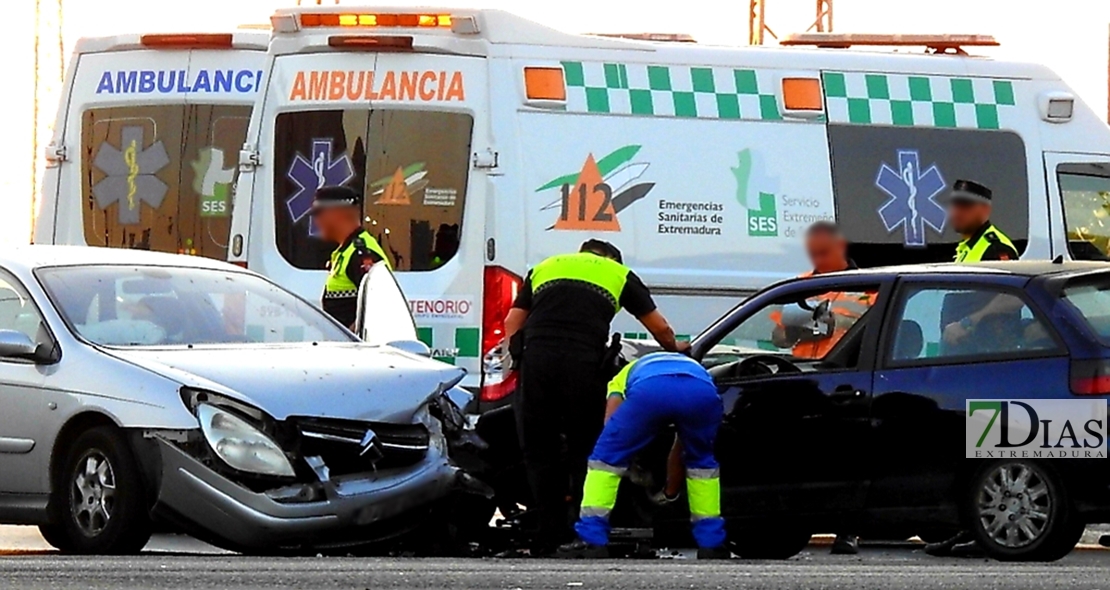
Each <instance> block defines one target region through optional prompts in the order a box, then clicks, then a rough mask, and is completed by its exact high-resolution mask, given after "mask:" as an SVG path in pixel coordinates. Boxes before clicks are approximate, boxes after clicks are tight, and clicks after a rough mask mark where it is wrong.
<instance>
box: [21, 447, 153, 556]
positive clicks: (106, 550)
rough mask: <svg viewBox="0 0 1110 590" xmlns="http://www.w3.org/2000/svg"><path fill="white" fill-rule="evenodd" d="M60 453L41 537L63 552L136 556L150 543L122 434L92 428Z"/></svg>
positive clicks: (141, 490) (138, 483)
mask: <svg viewBox="0 0 1110 590" xmlns="http://www.w3.org/2000/svg"><path fill="white" fill-rule="evenodd" d="M63 452H64V453H65V454H64V455H63V456H64V459H65V461H64V464H63V467H62V469H61V470H60V471H59V472H58V474H57V476H56V478H57V479H56V480H55V481H54V482H53V485H52V488H53V490H54V492H53V495H52V497H51V499H50V512H51V515H50V516H51V520H50V522H48V523H45V524H43V525H41V526H40V527H39V530H41V531H42V534H43V537H44V538H45V539H46V540H47V541H48V542H49V543H50V544H51V545H54V546H55V547H57V548H58V549H61V550H62V551H65V552H67V553H86V554H88V553H93V554H128V553H138V552H139V551H140V550H141V549H142V548H143V546H144V545H146V542H147V540H148V539H150V532H151V522H150V505H149V502H148V500H147V497H146V496H147V493H146V489H145V487H144V485H143V478H142V476H141V475H140V472H139V469H140V468H139V465H138V462H137V461H135V456H134V454H133V453H132V451H131V447H130V446H129V445H128V443H127V437H126V436H125V433H124V432H123V431H121V430H120V429H118V428H114V427H110V426H98V427H95V428H91V429H89V430H86V431H85V432H82V433H81V434H80V435H79V436H77V437H76V438H75V439H74V440H73V441H72V442H71V443H69V444H68V445H67V449H66V450H65V451H63Z"/></svg>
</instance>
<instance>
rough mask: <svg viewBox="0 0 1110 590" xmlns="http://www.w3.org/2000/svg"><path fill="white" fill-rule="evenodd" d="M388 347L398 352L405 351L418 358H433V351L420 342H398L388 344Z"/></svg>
mask: <svg viewBox="0 0 1110 590" xmlns="http://www.w3.org/2000/svg"><path fill="white" fill-rule="evenodd" d="M386 346H392V347H393V348H396V349H397V350H403V351H405V352H407V353H409V354H415V355H417V356H424V357H428V358H431V356H432V349H431V348H428V345H427V344H424V343H423V342H421V341H419V340H396V341H394V342H390V343H388V344H386Z"/></svg>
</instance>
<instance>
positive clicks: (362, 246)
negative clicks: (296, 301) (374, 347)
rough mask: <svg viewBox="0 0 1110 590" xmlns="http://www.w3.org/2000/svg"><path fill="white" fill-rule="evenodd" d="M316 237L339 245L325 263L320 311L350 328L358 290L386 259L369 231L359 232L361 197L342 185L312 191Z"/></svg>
mask: <svg viewBox="0 0 1110 590" xmlns="http://www.w3.org/2000/svg"><path fill="white" fill-rule="evenodd" d="M310 213H311V214H312V218H313V220H314V221H315V223H316V229H317V230H318V231H319V232H320V237H321V238H323V239H324V240H326V241H329V242H335V243H336V244H339V247H338V248H336V249H335V251H334V252H332V253H331V260H330V261H329V262H328V280H327V281H326V282H325V283H324V297H323V304H324V311H325V312H327V313H328V314H329V315H331V316H332V317H333V318H335V319H336V320H338V321H339V323H341V324H343V325H344V326H347V327H349V328H351V329H354V324H355V315H356V312H357V311H358V287H359V285H360V284H361V283H362V277H364V276H366V273H367V272H368V271H369V270H370V267H371V266H373V265H374V264H377V263H379V262H383V263H385V265H386V266H387V267H388V266H389V258H388V257H387V256H386V255H385V251H384V250H382V247H381V246H380V245H378V241H377V240H375V239H374V236H372V235H370V233H369V232H367V231H366V230H364V229H362V198H361V197H360V196H359V194H358V193H356V192H355V191H354V190H353V189H351V188H348V187H345V186H325V187H321V188H320V189H318V190H317V191H316V195H315V196H314V198H313V200H312V209H311V211H310Z"/></svg>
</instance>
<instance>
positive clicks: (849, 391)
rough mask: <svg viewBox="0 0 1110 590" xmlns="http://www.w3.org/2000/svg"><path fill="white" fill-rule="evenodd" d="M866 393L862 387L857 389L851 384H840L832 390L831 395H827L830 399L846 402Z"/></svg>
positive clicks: (859, 398) (857, 398) (860, 397)
mask: <svg viewBox="0 0 1110 590" xmlns="http://www.w3.org/2000/svg"><path fill="white" fill-rule="evenodd" d="M866 395H867V394H866V393H865V392H864V391H863V390H862V389H857V388H855V387H853V386H851V385H841V386H840V387H837V388H836V389H834V390H833V392H832V395H830V396H829V398H830V399H832V401H834V402H836V403H842V404H844V403H848V402H852V401H856V400H861V399H863V398H864V397H865V396H866Z"/></svg>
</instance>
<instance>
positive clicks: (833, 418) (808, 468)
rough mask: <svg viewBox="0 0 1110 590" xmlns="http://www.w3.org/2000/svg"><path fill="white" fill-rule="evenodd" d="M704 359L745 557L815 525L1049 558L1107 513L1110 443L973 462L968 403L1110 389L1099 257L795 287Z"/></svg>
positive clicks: (715, 334) (731, 319) (767, 302)
mask: <svg viewBox="0 0 1110 590" xmlns="http://www.w3.org/2000/svg"><path fill="white" fill-rule="evenodd" d="M692 353H693V355H694V357H695V358H698V359H700V360H702V362H703V363H704V364H705V365H706V366H709V367H711V369H710V371H711V373H713V375H714V377H715V378H716V380H717V382H718V384H719V385H720V386H721V391H722V392H723V395H724V399H725V411H726V421H725V424H724V426H723V427H722V430H721V433H720V437H719V441H718V458H719V460H720V462H721V465H722V466H721V476H722V486H723V489H722V494H723V497H722V500H723V501H722V504H723V509H724V512H725V516H726V517H727V519H728V521H729V528H730V534H731V536H732V537H733V543H734V547H735V549H736V551H737V552H738V553H740V554H741V555H744V556H749V557H780V558H781V557H787V556H790V555H793V554H794V553H797V552H798V551H800V550H801V549H802V548H803V547H804V546H805V543H806V542H807V541H808V539H809V537H810V534H811V533H817V532H844V533H855V534H860V535H863V536H865V537H867V536H870V537H872V538H892V537H908V536H912V535H915V534H919V535H921V536H922V537H924V538H927V539H928V538H940V537H943V536H945V535H949V534H953V533H955V532H958V531H960V530H967V531H970V532H971V533H973V534H974V536H975V538H976V539H977V540H978V541H979V543H980V545H981V546H982V547H983V548H984V549H985V550H986V551H987V553H988V554H989V555H991V556H993V557H995V558H998V559H1006V560H1052V559H1058V558H1060V557H1062V556H1064V555H1065V554H1067V552H1069V551H1070V550H1071V549H1072V548H1073V547H1074V546H1075V544H1076V542H1077V541H1078V540H1079V538H1080V535H1081V534H1082V532H1083V530H1084V527H1085V525H1086V524H1087V523H1092V522H1107V521H1108V520H1110V487H1108V486H1110V461H1108V460H1107V459H1106V458H1105V456H1106V446H1105V440H1102V439H1099V440H1100V441H1101V444H1102V447H1101V448H1099V449H1096V451H1095V453H1094V454H1093V455H1092V456H1093V457H1099V456H1101V458H1053V459H1048V458H1043V457H1042V458H1032V457H1031V456H1030V457H1023V456H1018V457H1014V458H1002V459H975V458H965V422H966V418H965V414H966V400H968V399H969V398H970V399H1101V398H1103V397H1105V396H1106V395H1108V394H1110V265H1107V264H1105V263H1071V262H1068V263H1050V262H1008V263H990V264H980V265H974V266H973V265H934V266H915V267H899V268H896V269H894V268H892V269H877V270H866V271H854V272H850V273H838V274H832V275H825V276H817V277H811V278H804V279H798V280H791V281H786V282H783V283H780V284H777V285H775V286H772V287H770V288H768V289H766V290H764V291H762V292H760V293H759V294H757V295H756V296H754V297H752V298H751V299H749V300H748V301H745V302H744V303H742V304H741V305H739V306H738V307H736V308H735V309H734V310H732V311H731V312H730V313H728V314H727V315H726V316H725V317H723V318H722V319H720V320H719V321H718V322H716V323H715V324H714V325H713V326H711V327H710V328H709V329H707V330H706V331H705V332H704V333H702V334H701V335H700V336H698V337H697V338H696V339H695V340H694V342H693V347H692ZM1103 432H1105V429H1103ZM1065 444H1070V441H1065Z"/></svg>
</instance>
